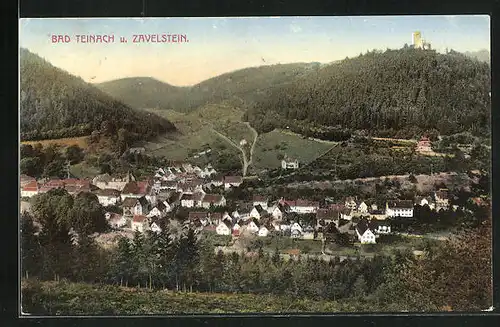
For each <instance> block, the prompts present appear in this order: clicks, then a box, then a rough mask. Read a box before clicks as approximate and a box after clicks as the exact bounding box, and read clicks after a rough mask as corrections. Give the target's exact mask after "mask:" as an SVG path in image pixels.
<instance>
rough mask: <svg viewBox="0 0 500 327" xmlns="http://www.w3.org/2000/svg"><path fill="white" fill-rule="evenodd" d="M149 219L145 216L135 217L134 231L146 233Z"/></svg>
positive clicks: (133, 221)
mask: <svg viewBox="0 0 500 327" xmlns="http://www.w3.org/2000/svg"><path fill="white" fill-rule="evenodd" d="M147 224H148V218H147V217H146V216H144V215H135V216H134V217H133V218H132V229H133V230H134V231H139V232H141V233H144V232H145V231H146V230H147Z"/></svg>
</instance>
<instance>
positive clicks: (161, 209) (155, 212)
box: [147, 202, 168, 218]
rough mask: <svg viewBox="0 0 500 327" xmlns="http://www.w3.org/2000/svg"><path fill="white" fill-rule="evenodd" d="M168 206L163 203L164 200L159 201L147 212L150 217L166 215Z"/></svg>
mask: <svg viewBox="0 0 500 327" xmlns="http://www.w3.org/2000/svg"><path fill="white" fill-rule="evenodd" d="M167 212H168V211H167V207H166V206H165V205H164V204H163V202H158V203H157V204H156V205H155V206H154V207H153V209H151V211H149V213H148V214H147V217H148V218H151V217H165V215H166V214H167Z"/></svg>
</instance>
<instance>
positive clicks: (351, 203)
mask: <svg viewBox="0 0 500 327" xmlns="http://www.w3.org/2000/svg"><path fill="white" fill-rule="evenodd" d="M344 206H345V207H346V208H348V209H351V210H353V211H355V210H357V209H358V204H357V203H356V199H355V198H354V197H352V196H349V197H347V198H346V199H345V203H344Z"/></svg>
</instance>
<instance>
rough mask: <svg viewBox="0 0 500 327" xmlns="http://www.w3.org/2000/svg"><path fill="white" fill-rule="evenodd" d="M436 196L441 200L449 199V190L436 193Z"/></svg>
mask: <svg viewBox="0 0 500 327" xmlns="http://www.w3.org/2000/svg"><path fill="white" fill-rule="evenodd" d="M434 194H435V196H436V197H438V198H440V199H448V196H449V194H448V190H439V191H436V192H435V193H434Z"/></svg>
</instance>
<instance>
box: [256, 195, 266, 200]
mask: <svg viewBox="0 0 500 327" xmlns="http://www.w3.org/2000/svg"><path fill="white" fill-rule="evenodd" d="M253 202H267V198H266V197H265V196H263V195H254V196H253Z"/></svg>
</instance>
